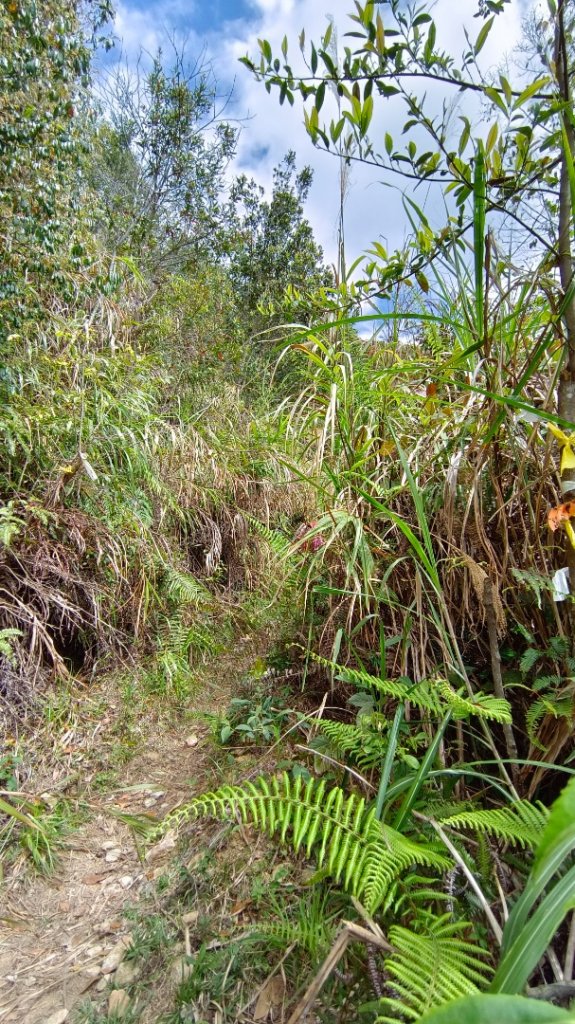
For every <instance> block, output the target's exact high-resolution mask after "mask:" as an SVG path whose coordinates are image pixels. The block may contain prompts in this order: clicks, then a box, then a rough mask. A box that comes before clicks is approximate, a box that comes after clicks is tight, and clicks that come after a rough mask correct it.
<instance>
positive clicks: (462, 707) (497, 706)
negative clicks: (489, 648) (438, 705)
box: [436, 679, 512, 723]
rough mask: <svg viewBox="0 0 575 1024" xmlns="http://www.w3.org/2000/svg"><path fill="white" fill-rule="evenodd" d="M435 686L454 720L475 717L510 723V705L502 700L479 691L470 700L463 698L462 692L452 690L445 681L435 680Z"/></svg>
mask: <svg viewBox="0 0 575 1024" xmlns="http://www.w3.org/2000/svg"><path fill="white" fill-rule="evenodd" d="M436 685H437V688H438V691H439V693H440V695H441V697H442V699H443V701H444V703H445V705H446V706H447V707H449V708H451V710H452V712H453V715H454V717H455V718H468V717H469V715H477V717H478V718H491V719H492V720H493V721H495V722H504V723H508V722H511V721H512V718H511V705H510V703H509V701H507V700H505V699H503V698H498V697H492V696H490V695H489V694H486V693H482V692H481V690H479V691H478V692H477V693H474V694H473V697H472V698H471V697H465V696H464V695H463V693H462V692H460V691H456V690H454V689H453V687H452V686H450V685H449V683H448V682H447V680H446V679H437V680H436Z"/></svg>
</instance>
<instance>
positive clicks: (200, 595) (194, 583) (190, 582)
mask: <svg viewBox="0 0 575 1024" xmlns="http://www.w3.org/2000/svg"><path fill="white" fill-rule="evenodd" d="M163 570H164V575H165V581H166V592H167V594H168V597H169V598H170V599H171V600H172V601H175V602H177V603H178V604H179V605H182V604H193V605H196V606H197V605H199V604H202V603H204V602H205V601H206V599H207V596H208V594H207V591H206V588H205V587H203V586H202V584H201V583H200V582H199V581H198V580H197V579H196V578H195V576H192V575H191V573H189V572H182V570H181V569H177V568H176V567H175V566H174V565H169V564H168V563H167V562H165V563H164V564H163Z"/></svg>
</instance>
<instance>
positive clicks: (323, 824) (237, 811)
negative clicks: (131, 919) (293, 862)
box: [157, 772, 450, 913]
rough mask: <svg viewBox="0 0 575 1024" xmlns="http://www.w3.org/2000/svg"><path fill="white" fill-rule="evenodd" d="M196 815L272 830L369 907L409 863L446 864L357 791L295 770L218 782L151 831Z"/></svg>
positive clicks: (371, 909)
mask: <svg viewBox="0 0 575 1024" xmlns="http://www.w3.org/2000/svg"><path fill="white" fill-rule="evenodd" d="M204 815H207V816H211V817H214V818H219V819H223V820H229V819H234V818H236V817H239V819H240V820H241V821H242V823H243V824H244V825H252V826H254V827H255V828H259V829H260V830H261V831H263V832H266V833H267V834H268V835H269V836H275V835H276V834H278V835H279V838H280V841H281V842H282V843H288V842H289V843H290V845H291V846H292V847H293V849H294V851H295V852H296V853H298V852H300V851H301V852H302V853H304V854H305V856H306V857H311V856H312V854H313V856H314V857H315V860H316V862H317V866H318V868H320V869H323V870H324V871H325V873H326V874H327V875H329V876H330V877H332V878H333V879H334V880H335V881H336V882H337V883H338V884H340V885H341V886H342V887H343V888H344V889H345V890H346V891H347V892H349V893H351V894H352V895H353V896H356V897H357V898H358V899H359V900H361V902H362V903H363V905H364V906H365V907H366V909H367V911H368V912H369V913H373V912H374V911H375V910H376V909H377V907H378V906H379V905H380V903H381V902H382V901H383V899H384V898H385V895H386V892H387V890H388V888H389V886H390V885H391V884H392V882H393V881H394V880H395V879H396V878H397V877H398V876H399V875H400V874H402V873H404V872H406V871H407V870H408V869H409V868H410V867H411V866H412V865H414V864H416V865H421V866H426V867H433V868H437V869H439V870H444V869H445V868H447V867H449V865H450V861H449V860H448V859H447V858H446V857H445V855H444V854H443V853H442V852H440V849H439V848H438V847H437V846H436V845H434V844H432V843H427V844H425V845H423V844H420V843H417V842H415V841H414V840H412V839H410V838H408V837H407V836H404V835H402V834H401V833H399V832H396V831H395V829H392V828H391V827H390V826H389V825H384V824H382V823H381V822H378V821H377V820H376V818H375V810H374V808H371V809H369V810H367V809H366V803H365V800H364V798H363V797H359V796H357V795H356V794H355V793H352V794H351V795H349V796H347V795H346V794H345V793H344V791H343V790H342V789H340V788H339V787H337V786H335V787H332V788H331V789H328V788H327V784H326V781H325V779H322V780H321V781H320V782H318V781H317V780H316V779H314V778H311V779H309V780H308V782H306V783H305V784H304V781H303V779H302V777H301V776H298V777H297V778H296V779H292V778H291V777H290V776H289V775H288V774H287V772H284V773H283V774H282V775H280V776H274V777H272V778H271V779H269V778H266V777H260V778H259V779H257V780H256V781H255V782H246V783H244V784H243V785H241V786H222V787H221V789H218V790H215V791H214V792H212V793H206V794H204V795H203V796H200V797H197V798H196V799H195V800H192V801H191V802H190V803H189V804H186V805H185V806H184V807H182V808H178V809H177V810H176V811H174V812H173V813H172V814H170V815H168V817H167V818H166V819H165V821H164V822H163V823H162V825H161V826H160V828H159V829H158V830H157V837H158V836H159V835H161V834H162V833H163V832H165V831H166V829H170V828H176V829H177V828H179V827H181V826H182V825H183V824H185V823H186V822H189V821H193V820H195V819H196V818H199V817H203V816H204ZM288 836H289V839H288Z"/></svg>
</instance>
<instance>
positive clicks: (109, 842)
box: [102, 839, 118, 850]
mask: <svg viewBox="0 0 575 1024" xmlns="http://www.w3.org/2000/svg"><path fill="white" fill-rule="evenodd" d="M117 845H118V842H117V840H116V839H106V841H105V842H104V843H102V850H115V849H116V847H117Z"/></svg>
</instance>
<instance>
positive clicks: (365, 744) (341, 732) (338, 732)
mask: <svg viewBox="0 0 575 1024" xmlns="http://www.w3.org/2000/svg"><path fill="white" fill-rule="evenodd" d="M316 725H317V728H318V729H319V731H320V732H322V733H323V734H324V735H325V736H327V738H328V740H329V742H330V743H331V745H332V746H333V747H334V748H335V749H336V750H337V751H338V752H339V753H341V754H343V755H344V756H345V757H347V758H351V759H352V761H353V762H354V764H356V765H357V766H358V767H359V768H362V769H364V770H366V769H369V768H373V767H374V765H376V764H381V761H382V758H383V756H384V754H385V748H386V743H385V738H384V736H382V735H380V734H378V733H376V732H374V731H373V729H368V728H364V727H362V726H361V725H350V724H349V723H348V722H335V721H333V720H332V719H329V718H321V719H319V721H318V722H317V723H316Z"/></svg>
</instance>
